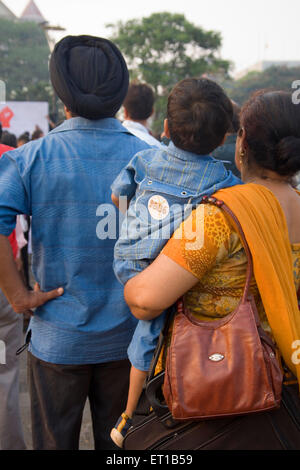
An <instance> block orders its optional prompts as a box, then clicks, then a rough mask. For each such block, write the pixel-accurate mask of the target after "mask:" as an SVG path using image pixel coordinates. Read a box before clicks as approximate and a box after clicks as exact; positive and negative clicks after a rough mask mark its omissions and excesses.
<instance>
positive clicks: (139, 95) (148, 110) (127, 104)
mask: <svg viewBox="0 0 300 470" xmlns="http://www.w3.org/2000/svg"><path fill="white" fill-rule="evenodd" d="M154 100H155V98H154V93H153V90H152V88H151V87H150V86H149V85H147V84H146V83H135V82H133V83H131V84H130V85H129V89H128V93H127V96H126V98H125V101H124V103H123V106H124V108H126V109H127V112H128V114H129V116H130V118H131V119H135V120H137V121H145V120H146V119H148V118H149V117H150V116H151V114H152V112H153V105H154Z"/></svg>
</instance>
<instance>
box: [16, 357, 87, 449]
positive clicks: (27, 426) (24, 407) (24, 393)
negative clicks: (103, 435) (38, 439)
mask: <svg viewBox="0 0 300 470" xmlns="http://www.w3.org/2000/svg"><path fill="white" fill-rule="evenodd" d="M20 361H21V375H20V403H21V413H22V421H23V427H24V434H25V440H26V445H27V448H28V449H29V450H31V449H32V439H31V423H30V402H29V394H28V387H27V364H26V361H27V353H26V352H23V353H22V354H21V356H20ZM93 448H94V447H93V437H92V425H91V417H90V410H89V406H88V404H87V406H86V407H85V410H84V416H83V424H82V429H81V436H80V449H82V450H90V449H93Z"/></svg>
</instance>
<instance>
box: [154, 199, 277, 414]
mask: <svg viewBox="0 0 300 470" xmlns="http://www.w3.org/2000/svg"><path fill="white" fill-rule="evenodd" d="M203 202H205V203H212V204H215V205H217V206H218V207H222V209H223V210H224V211H225V212H226V213H227V214H229V215H230V216H231V218H232V219H233V221H234V223H235V226H236V227H237V228H238V231H239V234H240V237H241V240H242V242H243V245H244V248H245V251H246V254H247V259H248V267H247V275H246V285H245V288H244V293H243V297H242V299H241V300H240V303H239V305H238V307H237V308H236V309H235V311H234V312H232V313H231V314H229V315H228V316H226V317H224V318H222V319H220V320H216V321H212V322H202V321H198V320H197V319H196V318H195V317H194V316H192V315H191V313H190V312H189V311H188V310H187V308H185V306H184V304H183V301H182V300H181V301H179V303H178V309H177V313H176V315H175V319H174V325H173V332H172V340H171V345H170V347H169V350H168V354H167V360H166V370H165V378H164V386H163V394H164V397H165V400H166V403H167V405H168V407H169V410H170V411H171V414H172V416H173V418H174V419H176V420H198V419H199V420H202V419H209V418H216V417H225V416H231V415H242V414H248V413H256V412H262V411H266V410H270V409H273V408H278V407H279V405H280V400H281V390H282V381H283V374H282V371H281V367H280V365H279V362H278V360H277V357H276V348H275V345H274V344H273V341H272V340H271V338H270V337H269V336H268V335H267V334H266V333H265V332H264V331H263V329H262V328H261V326H260V322H259V316H258V312H257V309H256V305H255V301H254V298H253V296H252V295H251V294H250V281H251V278H252V274H253V264H252V256H251V253H250V250H249V246H248V244H247V241H246V238H245V235H244V232H243V230H242V227H241V225H240V223H239V221H238V219H237V218H236V216H235V215H234V214H233V212H232V211H231V210H230V209H229V207H228V206H226V205H225V203H224V202H223V201H220V200H217V199H215V198H212V197H206V198H205V200H204V201H203ZM262 256H263V253H262ZM266 276H267V273H266Z"/></svg>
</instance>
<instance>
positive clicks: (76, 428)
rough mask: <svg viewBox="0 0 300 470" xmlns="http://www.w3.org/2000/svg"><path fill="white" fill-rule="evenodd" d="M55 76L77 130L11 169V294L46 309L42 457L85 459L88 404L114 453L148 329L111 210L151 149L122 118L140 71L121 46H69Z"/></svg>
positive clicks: (1, 238) (1, 283)
mask: <svg viewBox="0 0 300 470" xmlns="http://www.w3.org/2000/svg"><path fill="white" fill-rule="evenodd" d="M49 67H50V78H51V82H52V85H53V87H54V90H55V92H56V94H57V95H58V97H59V98H60V99H61V100H62V102H63V103H64V106H65V107H64V109H65V115H66V120H65V121H64V122H63V124H61V125H60V126H58V127H56V128H55V129H54V130H53V131H51V132H50V133H48V134H47V135H46V136H45V137H43V138H41V139H38V140H34V141H32V142H29V143H28V144H26V145H24V146H22V147H20V148H19V149H17V150H14V151H12V152H8V153H6V154H5V155H4V156H3V157H2V159H1V160H0V234H1V235H0V287H1V288H2V289H3V291H5V294H6V295H7V298H8V300H9V301H10V303H11V304H12V305H13V307H14V309H15V310H16V312H18V313H22V312H27V311H29V313H33V310H34V309H35V310H34V315H33V316H32V318H31V321H30V325H29V330H28V335H27V344H29V353H28V366H29V371H28V376H29V390H30V397H31V412H32V431H33V447H34V449H35V450H37V449H39V450H72V449H78V446H79V436H80V429H81V422H82V414H83V410H84V407H85V404H86V401H87V399H88V400H89V402H90V408H91V415H92V421H93V433H94V441H95V448H96V449H98V450H100V449H101V450H113V449H115V448H116V447H115V445H114V444H113V442H112V441H111V439H110V436H109V432H110V429H111V428H112V426H113V424H114V423H115V421H116V420H117V418H118V416H119V415H120V413H121V411H122V410H123V407H124V406H125V401H126V391H127V389H128V383H129V371H130V363H129V361H128V358H127V348H128V345H129V342H130V340H131V337H132V335H133V332H134V329H135V326H136V320H135V319H134V317H133V316H132V315H131V314H130V312H129V310H128V308H127V306H126V304H125V302H124V298H123V289H122V286H121V285H120V284H119V283H118V281H117V280H116V278H115V276H114V273H113V268H112V265H113V250H114V245H115V239H116V236H118V234H117V233H116V234H115V233H114V231H113V232H112V233H106V230H105V229H104V227H103V229H102V228H101V226H105V227H106V225H105V220H106V219H105V215H106V212H105V211H106V209H107V207H108V206H109V208H111V210H113V214H114V215H116V211H115V210H114V207H113V206H112V205H111V204H110V203H111V199H110V184H111V181H112V180H113V179H114V178H115V177H116V176H117V175H118V173H119V172H120V171H121V169H122V168H123V167H124V166H125V165H126V164H127V162H128V161H129V160H130V159H131V158H132V156H133V155H135V154H136V153H137V152H138V151H140V150H143V149H146V148H149V146H148V145H147V144H146V143H145V142H144V141H142V140H140V139H138V138H137V137H135V136H134V135H132V134H131V133H130V132H128V131H127V130H126V129H125V128H124V127H123V126H122V124H121V123H120V122H119V120H118V119H116V118H115V116H116V113H117V112H118V111H119V109H120V107H121V106H122V103H123V101H124V98H125V96H126V94H127V90H128V84H129V73H128V69H127V65H126V62H125V60H124V58H123V56H122V54H121V52H120V51H119V49H118V48H117V47H116V46H115V45H114V44H113V43H112V42H111V41H109V40H107V39H103V38H97V37H93V36H67V37H65V38H63V39H62V40H61V41H59V42H58V43H57V44H56V46H55V48H54V50H53V52H52V55H51V58H50V65H49ZM17 214H27V215H31V216H32V226H31V227H32V251H33V275H34V278H35V279H36V281H37V283H38V284H37V285H36V286H35V289H34V291H29V290H28V289H27V287H26V286H25V285H24V282H23V281H22V280H21V279H20V276H19V274H18V272H17V271H16V270H15V268H14V265H13V264H12V255H11V250H10V247H9V246H8V243H7V235H9V234H10V233H11V230H12V229H13V228H14V226H15V219H16V215H17ZM114 215H113V216H114ZM113 216H112V217H113ZM103 219H104V220H103ZM101 224H102V225H101ZM30 335H31V336H30Z"/></svg>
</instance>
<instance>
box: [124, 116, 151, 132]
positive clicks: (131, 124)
mask: <svg viewBox="0 0 300 470" xmlns="http://www.w3.org/2000/svg"><path fill="white" fill-rule="evenodd" d="M123 126H124V127H126V128H127V129H136V130H139V131H141V132H145V133H146V134H150V133H149V131H148V129H147V127H145V126H143V124H141V123H140V122H136V121H129V120H128V119H127V120H126V121H124V122H123Z"/></svg>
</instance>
